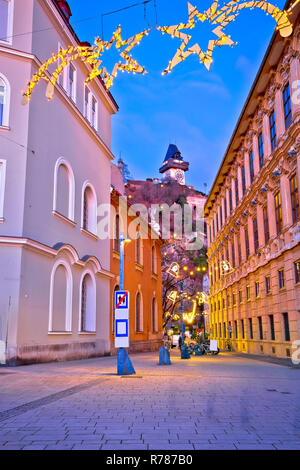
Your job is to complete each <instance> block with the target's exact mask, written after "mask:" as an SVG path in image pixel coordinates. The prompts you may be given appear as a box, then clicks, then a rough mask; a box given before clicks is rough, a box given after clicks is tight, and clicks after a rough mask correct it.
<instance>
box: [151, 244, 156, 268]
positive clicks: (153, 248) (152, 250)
mask: <svg viewBox="0 0 300 470" xmlns="http://www.w3.org/2000/svg"><path fill="white" fill-rule="evenodd" d="M151 266H152V272H153V273H154V274H156V272H157V266H156V253H155V245H152V248H151Z"/></svg>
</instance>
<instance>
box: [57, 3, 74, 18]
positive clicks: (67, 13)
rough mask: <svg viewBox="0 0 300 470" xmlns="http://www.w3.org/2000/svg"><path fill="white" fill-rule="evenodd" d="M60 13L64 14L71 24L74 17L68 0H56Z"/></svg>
mask: <svg viewBox="0 0 300 470" xmlns="http://www.w3.org/2000/svg"><path fill="white" fill-rule="evenodd" d="M56 2H57V4H58V7H59V9H60V11H61V12H62V14H63V16H64V17H65V19H66V20H67V21H68V22H69V21H70V18H71V16H72V12H71V8H70V7H69V4H68V2H67V1H66V0H56Z"/></svg>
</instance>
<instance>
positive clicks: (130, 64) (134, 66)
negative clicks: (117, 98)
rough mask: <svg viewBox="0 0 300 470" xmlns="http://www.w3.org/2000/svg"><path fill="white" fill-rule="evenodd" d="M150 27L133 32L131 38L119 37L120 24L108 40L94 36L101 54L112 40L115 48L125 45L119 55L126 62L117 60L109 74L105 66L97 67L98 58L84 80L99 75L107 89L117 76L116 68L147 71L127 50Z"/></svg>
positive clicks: (100, 62) (136, 71) (137, 41)
mask: <svg viewBox="0 0 300 470" xmlns="http://www.w3.org/2000/svg"><path fill="white" fill-rule="evenodd" d="M150 29H151V28H148V29H146V30H144V31H142V32H141V33H138V34H135V35H134V36H132V37H131V38H129V39H126V40H125V41H124V40H123V39H122V38H121V25H119V26H118V28H117V30H116V31H115V32H114V33H113V37H112V38H111V40H110V41H109V42H105V41H103V40H101V39H99V38H96V40H95V44H96V45H97V47H98V49H99V51H100V53H101V54H103V52H104V49H107V50H108V49H110V48H111V46H112V45H113V43H114V42H116V48H117V49H120V48H121V47H123V46H127V47H126V48H125V49H124V50H123V51H122V52H120V56H121V57H122V58H123V59H124V60H125V61H126V63H122V62H121V61H119V62H117V63H116V64H115V65H114V68H113V71H112V73H111V74H110V75H109V74H108V72H107V70H106V68H105V67H102V68H101V69H99V67H100V65H101V64H102V61H101V60H99V61H97V62H96V63H94V66H93V70H92V71H91V73H90V74H89V76H88V78H87V80H86V82H89V81H91V80H93V78H95V77H97V76H98V75H101V76H102V78H103V81H104V83H105V86H106V88H107V89H108V90H109V88H110V87H111V86H112V84H113V81H114V79H115V78H116V76H117V72H118V70H122V71H124V70H126V71H127V72H133V73H142V74H145V73H147V72H146V70H145V69H144V67H142V66H141V65H139V64H138V63H137V62H136V61H135V60H134V59H133V58H132V57H131V56H130V55H129V52H130V51H131V49H133V48H134V46H136V45H137V44H139V43H140V41H141V40H142V39H143V37H144V36H146V35H148V34H149V31H150Z"/></svg>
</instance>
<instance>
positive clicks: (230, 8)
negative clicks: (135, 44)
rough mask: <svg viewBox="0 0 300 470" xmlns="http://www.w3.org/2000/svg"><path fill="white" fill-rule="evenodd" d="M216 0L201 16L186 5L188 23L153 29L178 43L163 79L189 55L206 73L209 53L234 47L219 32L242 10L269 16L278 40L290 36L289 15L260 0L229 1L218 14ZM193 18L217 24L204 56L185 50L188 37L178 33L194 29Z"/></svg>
mask: <svg viewBox="0 0 300 470" xmlns="http://www.w3.org/2000/svg"><path fill="white" fill-rule="evenodd" d="M299 1H300V0H296V1H295V3H294V4H293V5H292V7H291V9H292V8H294V7H295V6H296V4H297V3H299ZM218 6H219V0H215V1H214V2H213V4H212V5H211V6H210V7H209V9H208V10H207V11H205V12H204V13H200V12H199V11H198V10H197V8H196V7H194V6H193V5H191V4H190V3H188V12H189V13H188V16H189V21H188V23H180V24H177V25H173V26H158V27H157V29H158V30H159V31H161V32H162V33H163V34H164V33H167V34H170V35H171V36H172V37H177V38H179V39H181V40H182V43H181V45H180V46H179V48H178V49H177V51H176V53H175V55H174V57H173V58H172V59H171V61H170V62H169V65H168V67H167V68H166V69H165V70H164V71H163V72H162V75H166V74H168V73H170V72H171V70H172V69H173V68H174V67H175V66H176V65H178V64H179V63H180V62H182V61H184V60H185V59H187V58H188V57H189V56H190V55H191V54H197V55H198V57H199V59H200V62H201V63H203V64H204V65H205V67H206V68H207V70H209V69H210V66H211V63H212V55H213V50H214V48H215V47H216V46H219V47H222V46H233V45H236V44H237V43H235V42H233V41H232V39H231V37H230V36H227V35H226V34H225V33H224V31H223V29H224V28H225V27H226V26H227V25H228V24H229V23H231V22H232V21H235V19H236V17H237V16H238V14H239V12H240V11H241V10H243V9H246V8H250V9H253V8H258V9H260V10H263V11H265V12H266V13H267V14H269V15H271V16H272V17H273V18H274V20H275V21H276V23H277V29H278V30H279V32H280V35H281V36H282V37H288V36H290V35H291V34H292V32H293V26H292V24H291V22H290V21H289V19H288V15H289V13H290V10H291V9H290V10H289V11H285V10H284V11H282V10H280V9H279V8H277V7H275V6H274V5H272V4H270V3H268V2H266V1H264V0H261V1H250V2H243V3H240V0H233V1H231V2H229V3H228V4H226V5H224V6H223V7H222V8H220V9H219V10H218ZM196 18H197V19H198V20H199V21H200V22H201V23H204V22H205V21H209V22H210V23H211V24H217V25H218V26H217V27H216V28H215V29H214V30H213V31H212V32H213V34H215V35H216V36H217V38H218V39H211V40H209V42H208V48H207V51H206V52H204V51H203V50H202V49H201V47H200V46H199V44H197V43H196V44H194V45H193V46H192V47H189V48H188V49H186V47H187V45H188V43H189V42H190V40H191V39H192V35H190V34H186V33H183V32H181V30H182V29H193V28H195V25H196Z"/></svg>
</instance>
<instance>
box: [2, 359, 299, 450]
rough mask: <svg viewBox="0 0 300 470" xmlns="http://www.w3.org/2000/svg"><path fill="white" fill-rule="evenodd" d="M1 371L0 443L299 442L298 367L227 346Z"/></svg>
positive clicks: (191, 445) (276, 445)
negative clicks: (199, 353) (168, 360)
mask: <svg viewBox="0 0 300 470" xmlns="http://www.w3.org/2000/svg"><path fill="white" fill-rule="evenodd" d="M131 359H132V362H133V364H134V367H135V370H136V373H137V374H136V376H129V377H118V376H117V375H115V371H116V357H106V358H97V359H90V360H83V361H74V362H65V363H51V364H38V365H31V366H22V367H18V368H1V369H0V384H1V385H0V449H1V450H3V449H7V450H8V449H28V450H29V449H66V450H67V449H103V450H105V449H106V450H121V449H122V450H123V449H128V450H132V449H136V450H137V449H150V450H151V449H158V450H159V449H165V450H169V449H170V450H171V449H172V450H192V449H300V403H299V396H300V370H299V369H292V368H289V367H285V366H281V365H277V364H270V363H266V362H261V361H257V360H253V359H248V358H241V357H237V356H234V355H229V354H220V355H219V356H216V357H199V358H196V357H193V358H192V359H191V360H189V361H181V360H180V358H179V357H178V353H177V352H175V353H172V365H171V366H165V367H159V366H157V361H158V355H157V354H152V353H148V354H139V355H132V356H131Z"/></svg>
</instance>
